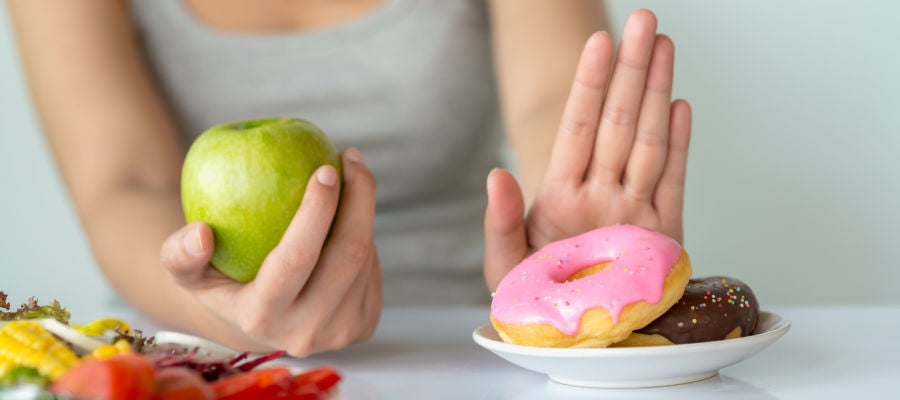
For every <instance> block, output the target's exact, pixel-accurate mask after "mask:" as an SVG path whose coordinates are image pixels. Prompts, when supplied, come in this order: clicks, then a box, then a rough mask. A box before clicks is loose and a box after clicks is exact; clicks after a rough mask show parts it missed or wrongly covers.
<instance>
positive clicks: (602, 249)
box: [491, 225, 691, 347]
mask: <svg viewBox="0 0 900 400" xmlns="http://www.w3.org/2000/svg"><path fill="white" fill-rule="evenodd" d="M690 276H691V262H690V259H689V258H688V256H687V253H686V252H685V251H684V250H683V249H682V248H681V245H679V244H678V242H676V241H675V240H674V239H672V238H670V237H668V236H665V235H663V234H661V233H658V232H654V231H651V230H648V229H645V228H641V227H638V226H633V225H616V226H608V227H603V228H599V229H595V230H593V231H590V232H587V233H584V234H581V235H578V236H575V237H571V238H568V239H564V240H560V241H557V242H553V243H550V244H548V245H547V246H546V247H544V248H542V249H540V250H538V251H536V252H535V253H534V254H532V255H530V256H529V257H528V258H526V259H525V260H524V261H522V262H521V263H520V264H519V265H518V266H516V267H515V268H513V270H512V271H510V272H509V274H507V275H506V276H505V277H504V278H503V280H502V281H501V282H500V285H499V286H498V287H497V291H496V292H495V293H494V298H493V302H492V303H491V323H492V324H493V325H494V329H496V330H497V332H498V333H499V334H500V337H501V338H502V339H503V341H505V342H508V343H515V344H521V345H527V346H542V347H605V346H608V345H610V344H612V343H615V342H618V341H620V340H623V339H625V338H626V337H628V335H629V334H631V332H632V331H633V330H635V329H640V328H642V327H644V326H645V325H647V324H649V323H650V322H652V321H653V320H655V319H656V318H657V317H659V316H660V315H662V314H663V313H665V312H666V310H668V309H669V307H671V306H672V305H673V304H675V303H676V302H677V301H678V299H679V298H681V295H682V294H683V293H684V289H685V286H687V283H688V280H689V278H690Z"/></svg>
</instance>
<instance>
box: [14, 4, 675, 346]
mask: <svg viewBox="0 0 900 400" xmlns="http://www.w3.org/2000/svg"><path fill="white" fill-rule="evenodd" d="M10 4H11V10H12V15H13V19H14V23H15V27H16V32H17V37H18V40H19V46H20V50H21V53H22V58H23V61H24V64H25V67H26V71H27V76H28V78H29V82H30V87H31V90H32V93H33V98H34V101H35V104H36V108H37V110H38V112H39V114H40V117H41V121H42V124H43V127H44V130H45V131H46V135H47V137H48V141H49V143H50V145H51V148H52V150H53V153H54V155H55V158H56V161H57V164H58V165H59V168H60V170H61V172H62V176H63V178H64V180H65V182H66V185H67V188H68V190H69V193H70V195H71V197H72V200H73V202H74V205H75V209H76V210H77V212H78V215H79V217H80V220H81V222H82V225H83V226H84V229H85V232H86V233H87V235H88V238H89V241H90V243H91V246H92V249H93V252H94V255H95V258H96V260H97V262H98V264H99V265H100V267H101V268H102V270H103V272H104V274H105V275H106V276H107V277H108V278H109V279H110V281H111V282H112V284H113V285H114V286H115V288H116V289H117V291H118V292H119V293H120V294H121V295H122V296H123V297H124V298H125V299H126V300H128V301H129V302H130V303H131V304H132V305H134V306H135V307H136V308H138V309H139V310H141V311H142V312H144V313H146V314H147V315H149V316H151V317H153V318H155V319H157V320H159V321H161V322H163V323H166V324H169V325H172V326H174V327H176V328H178V329H183V330H187V331H191V332H194V333H197V334H200V335H204V336H207V337H210V338H212V339H215V340H218V341H220V342H222V343H224V344H226V345H229V346H231V347H234V348H237V349H241V350H247V351H270V350H273V349H284V350H287V351H288V352H289V353H290V354H292V355H295V356H303V355H307V354H311V353H314V352H320V351H326V350H332V349H338V348H342V347H344V346H347V345H348V344H350V343H353V342H356V341H359V340H364V339H366V338H368V337H370V336H371V335H372V333H373V332H374V329H375V327H376V325H377V323H378V318H379V316H380V309H381V304H382V297H384V298H385V302H386V303H393V304H398V303H399V304H420V303H422V302H426V301H431V302H437V303H463V302H482V301H484V299H485V298H486V294H487V293H489V292H488V291H487V290H484V281H483V280H482V279H481V274H482V273H483V277H484V279H486V281H487V285H488V288H490V289H493V288H494V287H495V286H496V284H497V283H498V282H499V280H500V278H502V276H503V275H504V274H505V272H506V271H508V270H509V268H511V267H512V266H514V265H515V264H516V263H517V262H518V261H519V260H521V259H522V258H523V257H524V256H525V255H526V254H528V253H529V252H531V251H533V250H534V249H536V248H539V247H540V246H543V245H544V244H546V243H548V242H550V241H552V240H556V239H560V238H563V237H567V236H571V235H574V234H577V233H581V232H583V231H585V230H588V229H591V228H593V227H596V226H600V225H608V224H612V223H626V222H627V223H635V224H639V225H643V226H646V227H649V228H652V229H657V230H661V231H663V232H666V233H668V234H670V235H672V236H674V237H676V238H677V239H679V240H681V235H682V228H681V213H682V199H683V189H684V174H685V164H686V154H687V146H688V140H689V134H690V110H689V107H688V106H687V103H685V102H683V101H676V102H672V101H671V83H672V64H673V56H674V48H673V45H672V42H671V41H670V40H669V39H668V38H667V37H665V36H663V35H658V34H657V33H656V20H655V17H654V16H653V14H652V13H650V12H648V11H646V10H640V11H637V12H635V13H634V14H633V15H632V16H631V17H630V18H629V20H628V22H627V23H626V27H625V31H624V34H623V37H622V42H621V46H620V50H619V54H618V56H617V57H616V58H615V63H614V62H613V50H612V49H613V46H612V41H611V39H610V38H609V36H608V35H607V34H605V33H594V34H592V32H594V31H597V30H600V29H602V28H603V24H602V20H603V18H602V14H601V13H600V12H599V10H598V9H597V8H596V7H595V5H594V4H593V3H592V2H588V1H567V2H547V1H541V0H533V1H517V0H492V1H489V2H487V3H486V4H484V3H481V2H476V1H453V2H448V1H442V0H382V1H379V0H346V1H341V2H333V1H323V0H296V1H283V0H265V1H257V2H249V1H239V0H228V1H211V0H163V1H150V0H135V1H132V2H130V3H128V2H125V1H121V0H118V1H117V0H103V1H101V0H98V1H92V2H68V1H42V2H33V1H27V0H14V1H12V2H11V3H10ZM585 41H587V42H586V43H585ZM582 45H583V50H582ZM579 51H582V53H581V58H580V62H578V65H577V69H576V62H577V60H579V56H578V54H579ZM573 71H575V79H574V83H573V82H572V72H573ZM495 77H496V80H495ZM495 82H496V83H495ZM567 93H568V97H567ZM564 105H565V107H564ZM501 114H502V126H503V127H504V129H503V130H505V135H506V136H505V137H506V139H507V141H508V142H509V144H510V146H511V149H512V156H513V158H514V159H515V160H516V163H515V166H516V168H517V171H518V178H519V180H520V181H521V184H522V189H520V187H519V184H518V183H517V181H516V179H515V178H513V176H512V174H510V173H509V172H507V171H505V170H501V169H494V170H491V168H494V167H496V166H497V165H500V161H501V160H500V151H499V143H500V140H499V137H498V136H497V135H498V134H499V132H500V131H501V129H500V128H499V127H500V126H501V123H500V121H501V120H500V117H499V115H501ZM282 115H283V116H298V117H303V118H307V119H309V120H311V121H313V122H314V123H316V124H317V125H319V126H321V127H322V128H323V129H324V130H325V131H326V132H327V133H328V134H329V135H330V136H331V137H332V139H333V140H335V142H336V143H337V145H338V147H340V148H344V149H346V150H344V151H343V153H342V160H343V165H344V169H343V182H342V183H339V179H338V176H337V172H336V171H335V170H334V168H331V167H328V166H326V167H322V168H320V169H319V170H317V171H316V173H315V178H316V179H312V180H310V182H311V183H310V184H309V186H308V188H307V191H306V197H305V198H304V200H303V203H302V205H301V206H300V207H299V209H298V211H297V214H296V215H295V217H294V220H293V221H292V223H291V226H290V227H289V228H288V230H287V232H285V234H284V236H283V238H282V240H281V242H280V243H279V245H278V246H277V247H276V249H275V250H273V251H272V252H271V253H270V254H269V257H268V258H267V259H266V261H265V262H264V263H263V265H262V267H261V269H260V272H259V274H258V276H257V278H256V279H255V280H253V281H251V282H249V283H247V284H239V283H237V282H234V281H231V280H229V279H227V278H225V277H224V276H223V275H221V274H220V273H218V272H217V271H216V270H215V269H213V268H212V267H211V266H210V265H209V259H210V256H211V254H212V250H213V247H214V241H213V236H212V232H211V230H210V229H209V227H208V226H207V225H206V224H203V223H194V224H189V225H185V221H184V216H183V214H182V211H181V206H180V201H179V180H180V168H181V163H182V161H183V157H184V154H185V152H186V149H187V147H188V146H189V144H190V141H191V140H192V139H193V138H194V137H196V135H197V134H199V133H200V132H201V131H202V130H203V129H205V128H206V127H209V126H211V125H213V124H215V123H220V122H225V121H229V120H241V119H249V118H259V117H267V116H282ZM551 148H552V152H551ZM363 154H365V161H363ZM488 171H490V174H489V175H488ZM485 175H488V176H487V206H486V212H485V211H484V210H485V202H484V200H485V197H484V196H485V195H484V189H482V188H483V187H484V186H482V185H483V184H484V181H483V179H484V177H485ZM376 180H377V181H378V185H379V189H378V193H377V194H376V191H375V182H376ZM339 196H340V198H341V202H340V207H338V197H339ZM526 205H527V209H528V213H527V218H526V212H525V210H526ZM376 209H377V212H376ZM482 218H483V220H482ZM329 227H331V233H330V234H329V235H326V233H328V232H329ZM482 229H483V231H482ZM481 232H483V234H482V233H481ZM482 245H484V247H483V251H482V247H481V246H482ZM160 248H161V249H162V250H161V251H160ZM376 249H377V250H376ZM160 260H161V261H160ZM479 263H481V264H482V265H483V271H481V272H480V271H479V268H478V264H479ZM382 266H384V270H385V271H384V280H383V282H384V285H385V287H384V289H383V288H382Z"/></svg>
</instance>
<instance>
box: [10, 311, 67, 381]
mask: <svg viewBox="0 0 900 400" xmlns="http://www.w3.org/2000/svg"><path fill="white" fill-rule="evenodd" d="M77 363H78V356H77V355H75V352H73V351H72V350H71V349H69V348H68V347H66V345H65V344H63V343H62V342H61V341H59V340H57V339H56V338H55V337H53V335H52V334H50V332H47V331H46V330H45V329H44V328H42V327H41V326H40V324H38V323H37V322H34V321H12V322H9V323H7V324H6V326H4V327H3V329H2V330H0V376H3V375H4V374H6V371H7V370H10V369H12V368H14V367H17V366H25V367H32V368H34V369H36V370H37V371H38V372H40V373H41V374H42V375H45V376H47V377H49V378H50V379H57V378H59V377H60V376H62V374H63V373H65V372H66V371H67V370H68V369H69V368H71V367H73V366H74V365H75V364H77Z"/></svg>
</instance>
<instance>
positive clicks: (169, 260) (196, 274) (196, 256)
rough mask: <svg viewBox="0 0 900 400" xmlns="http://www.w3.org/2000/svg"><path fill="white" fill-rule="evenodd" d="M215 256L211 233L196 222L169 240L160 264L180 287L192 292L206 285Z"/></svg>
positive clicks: (177, 232) (166, 242)
mask: <svg viewBox="0 0 900 400" xmlns="http://www.w3.org/2000/svg"><path fill="white" fill-rule="evenodd" d="M212 253H213V233H212V229H211V228H210V227H209V225H207V224H205V223H203V222H194V223H190V224H188V225H186V226H184V227H183V228H181V229H179V230H178V231H176V232H175V233H173V234H172V235H170V236H169V237H168V238H167V239H166V241H165V242H164V243H163V245H162V250H161V252H160V260H161V262H162V265H163V267H165V268H166V270H168V271H169V274H171V275H172V277H173V278H175V281H176V282H177V283H178V284H179V285H181V286H183V287H185V288H193V287H196V286H198V285H200V283H201V282H202V281H203V277H204V275H205V273H206V271H207V266H208V265H209V259H210V258H211V257H212Z"/></svg>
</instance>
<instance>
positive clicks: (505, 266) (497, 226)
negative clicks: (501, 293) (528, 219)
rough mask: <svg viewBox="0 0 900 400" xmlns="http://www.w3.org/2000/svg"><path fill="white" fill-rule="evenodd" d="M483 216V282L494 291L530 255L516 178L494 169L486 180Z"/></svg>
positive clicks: (521, 197)
mask: <svg viewBox="0 0 900 400" xmlns="http://www.w3.org/2000/svg"><path fill="white" fill-rule="evenodd" d="M487 195H488V206H487V211H485V215H484V244H485V250H484V279H485V281H486V282H487V285H488V288H490V290H491V291H493V290H495V289H496V288H497V285H498V284H499V283H500V280H501V279H503V277H504V276H506V273H507V272H509V270H510V269H512V268H513V267H514V266H515V265H516V264H518V263H519V262H520V261H522V259H523V258H524V257H525V255H526V254H527V253H528V240H527V237H526V235H525V199H524V197H523V196H522V189H520V188H519V184H518V183H517V182H516V178H514V177H513V176H512V174H510V173H509V171H506V170H503V169H499V168H495V169H494V170H492V171H491V173H490V174H489V175H488V179H487Z"/></svg>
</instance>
